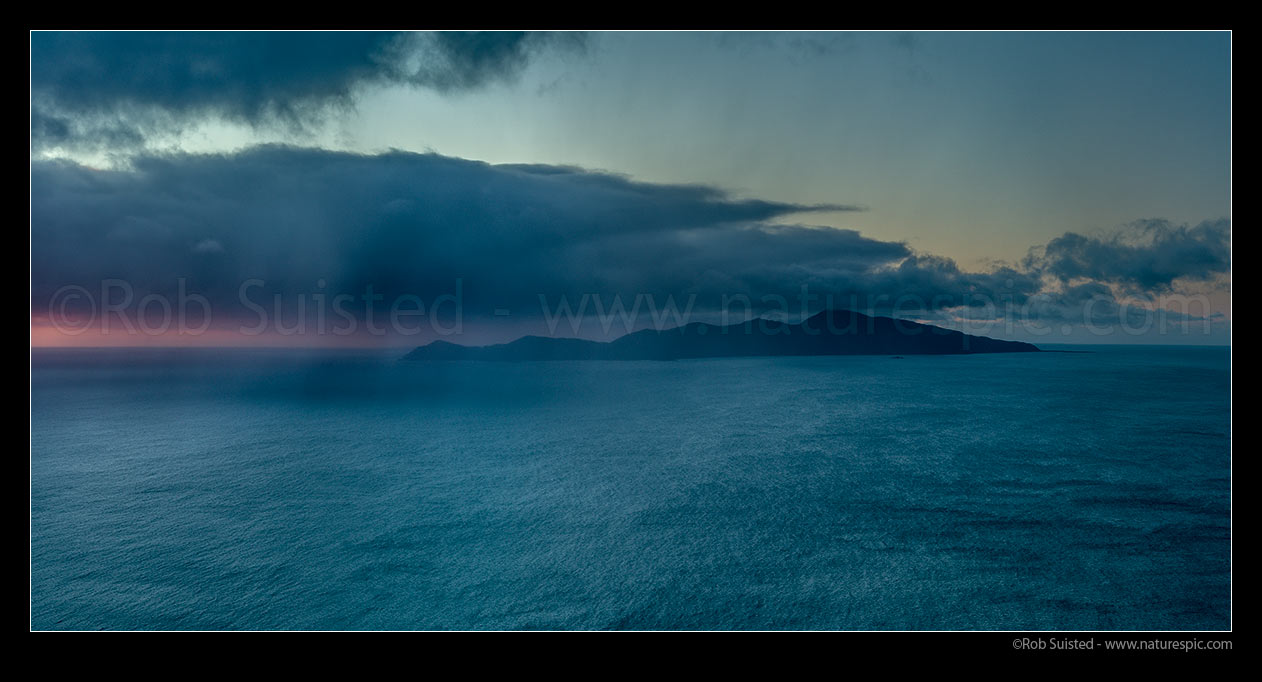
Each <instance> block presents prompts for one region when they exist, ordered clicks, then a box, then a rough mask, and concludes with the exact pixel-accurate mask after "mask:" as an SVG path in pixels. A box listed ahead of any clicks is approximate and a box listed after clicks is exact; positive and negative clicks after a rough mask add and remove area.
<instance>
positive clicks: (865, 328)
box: [403, 310, 1039, 362]
mask: <svg viewBox="0 0 1262 682" xmlns="http://www.w3.org/2000/svg"><path fill="white" fill-rule="evenodd" d="M1032 352H1033V353H1037V352H1039V348H1038V347H1037V346H1034V345H1033V344H1029V343H1023V342H1020V341H1002V340H999V339H992V338H989V337H985V336H974V335H971V334H964V333H962V332H958V331H954V330H951V329H943V328H942V327H935V326H933V325H928V324H922V323H919V322H912V321H910V320H902V319H896V318H891V317H879V316H869V315H864V314H862V313H858V312H854V311H850V310H826V311H824V312H821V313H818V314H816V315H814V316H812V317H810V318H808V319H806V320H803V321H801V322H799V323H797V324H790V323H787V322H778V321H775V320H768V319H755V320H749V321H746V322H740V323H737V324H732V325H726V326H720V325H713V324H705V323H702V322H693V323H690V324H686V325H683V326H680V327H674V328H672V329H666V330H656V329H643V330H640V331H637V332H632V333H630V334H627V335H625V336H621V337H619V338H617V339H614V340H613V341H589V340H586V339H575V338H554V337H545V336H524V337H522V338H520V339H517V340H516V341H512V342H510V343H503V344H496V345H493V346H461V345H458V344H454V343H450V342H447V341H442V340H439V341H433V342H431V343H429V344H427V345H424V346H420V347H418V348H416V349H415V350H413V351H412V352H410V353H408V354H407V355H406V356H404V358H403V359H404V360H408V361H427V360H481V361H500V362H504V361H530V360H686V359H694V358H721V357H748V356H804V355H966V354H974V353H1032Z"/></svg>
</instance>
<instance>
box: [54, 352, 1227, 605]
mask: <svg viewBox="0 0 1262 682" xmlns="http://www.w3.org/2000/svg"><path fill="white" fill-rule="evenodd" d="M1092 350H1094V351H1096V352H1092V353H1083V354H1062V353H1045V354H1017V355H993V356H958V357H914V356H909V357H907V358H904V359H892V358H887V357H835V358H825V357H815V358H778V359H776V358H756V359H723V360H696V361H681V362H663V363H657V362H632V363H617V362H614V363H598V362H591V363H581V362H580V363H523V364H481V363H465V364H460V363H452V364H443V363H435V364H403V363H398V362H395V361H394V360H393V357H392V356H384V355H376V354H373V355H369V354H356V353H350V352H340V353H313V352H278V351H265V352H263V351H39V350H37V351H35V352H34V353H33V369H32V378H31V383H32V386H31V620H32V626H33V627H34V628H36V629H49V628H75V629H96V628H109V629H133V628H199V629H200V628H320V629H324V628H334V629H357V628H404V629H409V628H459V629H470V628H584V629H586V628H720V629H731V628H736V629H742V628H842V629H883V628H894V629H975V628H981V629H1018V628H1019V629H1027V628H1036V629H1059V628H1087V629H1093V628H1102V629H1147V628H1160V629H1166V628H1169V629H1184V628H1226V627H1228V626H1229V625H1230V622H1229V616H1230V572H1229V570H1230V533H1229V528H1230V466H1231V462H1230V383H1229V351H1228V350H1227V349H1225V348H1164V349H1163V348H1156V349H1154V348H1142V347H1120V348H1119V347H1097V348H1093V349H1092Z"/></svg>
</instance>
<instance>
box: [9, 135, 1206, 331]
mask: <svg viewBox="0 0 1262 682" xmlns="http://www.w3.org/2000/svg"><path fill="white" fill-rule="evenodd" d="M839 210H840V211H844V210H859V208H858V207H855V206H846V205H817V206H803V205H795V204H788V203H782V202H774V201H765V200H757V199H740V198H736V197H733V196H730V195H728V194H727V193H725V192H723V191H722V190H719V189H716V188H714V187H707V186H702V185H671V184H652V183H643V182H636V181H633V180H631V179H629V178H626V177H623V176H618V175H613V174H608V173H601V172H595V171H588V170H583V169H580V168H574V167H563V166H541V165H490V164H486V163H482V162H475V161H467V160H462V159H456V158H451V157H444V156H439V155H436V154H414V153H405V152H392V153H388V154H381V155H371V156H369V155H358V154H350V153H343V152H331V151H322V150H312V149H300V148H292V147H281V146H266V147H256V148H253V149H250V150H246V151H243V152H239V153H233V154H217V155H186V154H181V155H147V156H139V157H136V158H135V159H134V162H133V166H132V167H131V168H130V169H127V170H105V171H101V170H93V169H90V168H86V167H84V166H81V165H77V164H75V163H73V162H69V161H40V162H35V163H33V164H32V179H31V212H32V225H31V240H32V244H31V258H32V282H31V284H32V306H33V308H34V309H35V311H36V312H37V313H38V312H39V311H40V310H41V308H47V306H48V305H49V301H50V300H52V299H53V297H54V294H55V293H56V292H57V291H58V290H59V289H60V288H62V287H65V286H67V285H79V286H84V287H87V288H89V289H93V288H94V287H96V286H98V285H99V283H100V282H102V281H103V280H107V279H119V280H124V281H126V282H127V283H128V285H129V286H130V287H132V289H133V291H134V295H135V297H137V298H139V297H141V296H144V295H145V294H148V293H156V294H161V295H164V296H169V297H175V296H177V295H178V291H179V286H180V284H179V282H180V280H181V279H182V280H184V282H185V284H184V286H185V288H186V290H188V291H195V292H197V293H199V294H202V295H205V296H206V297H207V298H209V299H210V300H211V301H212V303H213V305H214V307H215V310H216V314H217V315H222V316H225V317H227V318H228V319H232V318H233V316H234V315H238V314H240V313H241V312H242V307H241V297H240V291H241V289H240V288H241V285H242V284H243V283H244V282H246V281H248V280H261V281H262V282H263V284H260V285H259V286H258V287H257V288H256V289H255V290H254V293H253V294H252V300H254V301H256V302H257V301H271V300H272V299H273V297H274V295H280V296H282V298H284V299H285V300H286V301H289V302H292V301H293V299H294V296H295V295H296V294H305V293H311V292H317V291H318V292H321V293H326V294H329V295H333V294H337V293H346V294H351V295H359V294H361V293H363V292H364V291H365V288H366V287H367V286H369V285H371V286H372V287H373V291H374V293H377V294H380V295H381V296H382V297H383V300H384V301H385V302H387V303H388V302H390V301H391V300H392V299H395V298H397V297H399V296H403V295H408V294H411V295H416V296H418V297H420V298H421V299H423V300H427V301H429V300H433V299H434V298H435V297H437V296H440V295H443V294H451V293H454V292H455V291H456V289H457V287H459V289H460V291H461V294H462V300H463V303H464V306H465V310H466V312H465V315H466V316H467V317H478V316H487V315H490V311H492V310H494V309H499V308H506V309H512V310H513V311H514V314H515V315H518V316H521V315H531V314H533V315H536V316H538V315H540V314H541V312H542V310H541V306H540V300H539V299H540V296H544V297H545V298H546V300H547V301H549V302H550V304H549V305H556V304H557V303H558V302H559V301H561V300H569V301H570V303H571V304H572V305H574V306H577V305H578V304H579V302H580V301H581V300H582V298H583V296H584V295H587V296H589V297H592V296H594V297H599V298H600V299H601V300H602V302H603V304H604V305H605V306H606V307H608V306H609V305H612V304H613V302H614V299H615V298H620V299H621V300H622V303H623V304H624V305H625V306H626V307H627V308H630V307H631V306H632V305H633V304H634V301H635V299H636V297H637V296H641V295H643V296H649V297H653V298H654V299H655V300H656V301H657V302H658V303H661V302H663V301H665V300H667V297H671V296H673V297H675V299H676V301H678V302H680V303H681V307H682V302H683V301H684V300H685V299H686V298H688V297H692V296H695V300H696V305H695V310H696V312H698V313H703V312H705V311H706V310H718V309H720V308H721V307H723V305H724V300H725V298H744V299H746V300H748V301H749V303H750V306H749V309H750V312H752V313H754V314H759V313H762V312H767V311H771V312H776V311H780V312H787V313H789V314H797V313H798V312H799V311H800V307H799V304H800V303H801V302H802V300H801V299H800V298H799V297H800V296H801V295H802V293H803V287H806V288H807V289H808V290H809V292H810V295H811V296H812V297H813V298H812V299H811V305H812V307H813V308H814V309H819V308H821V307H824V306H831V307H842V308H858V309H864V310H877V311H881V312H887V311H899V312H903V313H907V314H913V315H914V314H919V315H921V316H926V317H934V316H942V315H946V316H948V317H949V314H950V313H949V311H951V310H961V309H962V310H965V311H970V310H972V309H979V308H984V307H986V306H991V307H993V306H995V305H1003V304H1008V305H1014V306H1024V307H1026V308H1027V312H1026V313H1025V314H1027V315H1033V316H1039V317H1043V318H1047V319H1057V320H1060V319H1069V318H1071V317H1073V315H1075V314H1077V313H1076V312H1075V311H1080V310H1081V309H1082V307H1083V306H1084V305H1086V304H1087V303H1090V302H1093V301H1094V303H1092V305H1093V306H1094V307H1093V308H1092V313H1093V314H1101V313H1102V312H1104V313H1109V314H1112V312H1113V310H1114V309H1115V308H1116V306H1117V305H1118V301H1117V300H1116V299H1115V298H1114V292H1113V290H1112V289H1111V288H1110V287H1109V285H1110V284H1113V283H1116V282H1119V281H1124V282H1127V283H1129V284H1130V285H1132V286H1134V287H1139V286H1143V285H1151V286H1157V287H1160V286H1168V285H1169V284H1170V282H1172V281H1174V280H1176V279H1179V278H1181V277H1196V276H1201V275H1204V274H1206V273H1212V272H1217V271H1218V270H1219V269H1220V268H1222V267H1225V260H1223V258H1220V257H1221V256H1222V254H1221V253H1220V246H1221V243H1223V242H1224V240H1226V239H1229V234H1228V233H1227V232H1226V230H1227V226H1226V223H1225V222H1221V223H1206V224H1203V225H1200V226H1197V227H1195V228H1190V227H1186V226H1183V227H1180V226H1171V225H1165V224H1161V225H1155V224H1146V225H1145V226H1143V227H1142V229H1139V228H1134V229H1139V232H1136V233H1134V234H1132V236H1131V237H1129V238H1127V239H1122V238H1120V237H1119V238H1118V240H1103V241H1101V240H1096V241H1097V242H1099V243H1098V244H1094V245H1093V244H1091V243H1090V242H1091V240H1086V239H1085V238H1079V237H1078V236H1077V235H1066V236H1065V237H1062V238H1059V239H1057V240H1054V241H1053V242H1052V243H1051V244H1049V245H1048V247H1047V248H1046V249H1045V250H1044V251H1043V252H1040V254H1039V255H1038V256H1037V257H1036V256H1034V255H1032V256H1031V257H1030V258H1029V259H1027V261H1026V262H1025V263H1023V264H1022V265H1020V266H1000V267H995V268H991V269H990V270H988V271H985V272H969V271H967V270H964V269H961V268H960V267H959V266H958V265H957V264H956V263H955V262H954V261H952V260H950V259H947V258H941V257H938V256H934V255H931V254H923V253H916V252H913V251H912V250H911V249H910V248H909V247H908V246H907V245H906V244H903V243H901V242H887V241H881V240H876V239H871V238H868V237H865V236H863V235H861V234H860V233H858V232H856V231H854V230H846V229H834V228H821V227H812V226H809V225H798V224H791V223H789V222H788V221H787V220H786V219H787V218H789V217H791V216H794V215H802V214H805V213H808V212H811V211H839ZM1140 233H1142V235H1146V236H1144V237H1143V238H1142V239H1139V238H1138V237H1137V236H1136V235H1139V234H1140ZM1142 235H1141V236H1142ZM1071 247H1072V248H1071ZM1110 254H1112V257H1114V258H1115V261H1109V260H1108V259H1109V258H1110V257H1111V256H1110ZM1109 268H1112V269H1109ZM1083 279H1085V280H1089V281H1085V282H1084V281H1080V280H1083ZM1071 280H1072V281H1071ZM1057 282H1059V284H1057ZM457 283H459V284H458V285H457ZM1049 284H1050V285H1053V286H1051V287H1050V288H1049V287H1048V286H1047V285H1049ZM777 299H779V302H778V303H777ZM1102 300H1103V301H1104V303H1106V304H1108V305H1103V304H1100V301H1102ZM786 304H787V305H786ZM1109 306H1113V307H1109ZM732 309H733V310H734V311H735V312H740V311H741V308H740V307H734V308H732ZM590 311H591V309H589V312H590ZM916 311H919V313H917V312H916ZM976 314H977V315H979V316H985V315H990V314H991V313H989V312H987V311H986V310H981V311H979V312H978V313H976ZM994 315H995V316H1002V313H994ZM221 319H222V318H221ZM514 319H519V318H518V317H515V318H514Z"/></svg>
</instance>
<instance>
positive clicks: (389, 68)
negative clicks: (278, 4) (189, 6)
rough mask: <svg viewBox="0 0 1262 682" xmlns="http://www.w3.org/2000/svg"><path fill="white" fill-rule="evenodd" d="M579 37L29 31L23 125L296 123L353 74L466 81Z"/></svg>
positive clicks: (136, 133) (110, 144) (116, 135)
mask: <svg viewBox="0 0 1262 682" xmlns="http://www.w3.org/2000/svg"><path fill="white" fill-rule="evenodd" d="M584 45H585V37H584V36H583V35H582V34H576V33H561V34H552V33H529V32H490V33H465V32H446V33H395V32H370V33H358V32H328V33H312V32H281V33H269V32H246V33H241V32H211V33H197V32H188V33H179V32H140V33H130V32H38V33H33V34H32V35H31V103H32V105H31V106H32V112H31V116H32V126H31V136H32V140H33V144H34V146H35V147H36V148H37V149H39V148H43V147H48V146H54V145H74V146H77V147H88V148H116V147H119V146H135V145H136V144H138V143H139V142H140V141H143V139H144V138H145V137H146V136H149V135H152V134H155V133H160V132H170V131H178V130H179V129H180V128H181V126H184V125H188V124H190V123H194V122H197V121H200V120H203V119H206V118H210V117H219V118H224V119H227V120H231V121H236V122H240V123H245V124H249V125H264V124H266V125H278V124H279V125H287V126H297V127H300V126H303V125H305V124H307V123H310V122H312V121H314V120H318V119H319V118H320V117H321V116H322V115H324V114H325V113H327V112H328V111H329V110H330V109H332V108H336V107H350V106H353V104H354V98H355V94H356V91H357V89H358V88H359V87H361V86H365V85H380V84H403V85H411V86H416V87H426V88H431V89H434V90H438V91H441V92H452V91H459V90H470V89H474V88H479V87H483V86H486V85H488V84H491V83H495V82H506V81H511V80H513V79H514V78H516V77H517V76H518V75H519V74H520V73H521V71H522V70H523V69H524V68H525V66H526V65H527V64H528V63H529V61H530V60H531V59H532V58H533V57H534V56H536V55H537V54H538V53H539V52H541V51H543V50H546V49H550V48H555V49H582V48H583V46H584Z"/></svg>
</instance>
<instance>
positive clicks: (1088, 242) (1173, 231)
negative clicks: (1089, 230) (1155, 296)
mask: <svg viewBox="0 0 1262 682" xmlns="http://www.w3.org/2000/svg"><path fill="white" fill-rule="evenodd" d="M1230 261H1231V227H1230V224H1229V223H1228V221H1226V220H1214V221H1206V222H1202V223H1200V224H1199V225H1196V226H1189V225H1175V224H1172V223H1170V222H1169V221H1166V220H1142V221H1137V222H1135V223H1132V224H1130V225H1128V226H1126V227H1125V228H1124V229H1122V230H1120V231H1118V232H1117V233H1116V234H1113V235H1110V236H1107V237H1087V236H1084V235H1081V234H1076V233H1073V232H1067V233H1065V234H1064V235H1063V236H1060V237H1057V238H1056V239H1053V240H1052V241H1050V242H1048V244H1047V246H1045V247H1044V248H1043V249H1042V250H1041V251H1036V252H1034V253H1031V254H1030V256H1029V257H1027V258H1026V260H1025V263H1026V266H1027V267H1028V268H1030V269H1036V270H1039V271H1041V272H1044V273H1046V274H1048V275H1050V276H1053V277H1055V278H1057V279H1060V280H1062V281H1072V280H1080V279H1088V280H1096V281H1101V282H1110V283H1116V284H1120V285H1122V286H1124V287H1126V288H1127V289H1129V290H1131V291H1134V292H1136V293H1143V292H1152V291H1164V290H1168V289H1169V288H1170V287H1171V285H1172V284H1173V283H1174V282H1175V281H1176V280H1180V279H1189V280H1205V279H1210V278H1211V277H1213V276H1215V275H1218V274H1221V273H1225V272H1228V271H1229V270H1230V268H1231V262H1230Z"/></svg>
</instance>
